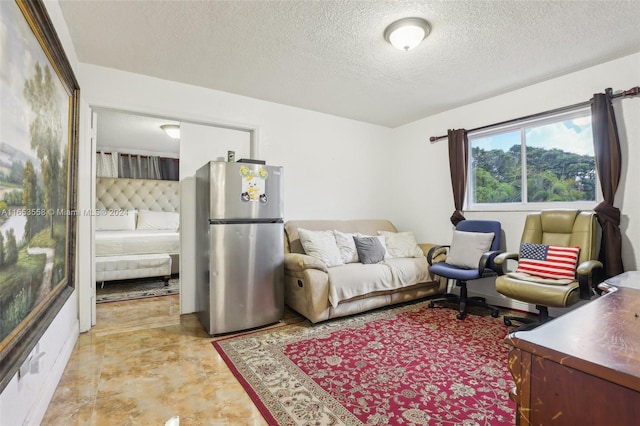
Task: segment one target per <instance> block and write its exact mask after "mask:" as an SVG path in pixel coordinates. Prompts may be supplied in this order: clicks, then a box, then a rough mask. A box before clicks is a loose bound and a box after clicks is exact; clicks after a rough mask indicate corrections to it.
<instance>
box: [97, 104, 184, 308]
mask: <svg viewBox="0 0 640 426" xmlns="http://www.w3.org/2000/svg"><path fill="white" fill-rule="evenodd" d="M94 112H95V118H96V125H95V126H94V130H95V137H96V152H95V171H96V173H95V175H96V176H95V178H96V183H95V187H94V188H95V209H96V212H95V213H96V214H95V219H94V230H95V234H94V241H95V254H96V260H95V277H96V289H95V301H96V303H104V302H112V301H122V300H133V299H138V298H143V297H155V296H164V295H170V294H178V293H179V289H180V281H179V279H180V277H179V256H180V237H179V225H180V216H179V210H180V196H179V192H180V191H179V179H180V160H179V158H180V143H179V141H180V135H179V131H180V122H179V121H176V120H168V119H164V118H159V117H151V116H147V115H141V114H133V113H129V112H124V111H116V110H111V109H100V108H97V109H94ZM176 132H177V133H176Z"/></svg>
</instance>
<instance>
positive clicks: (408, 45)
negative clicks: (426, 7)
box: [384, 18, 431, 52]
mask: <svg viewBox="0 0 640 426" xmlns="http://www.w3.org/2000/svg"><path fill="white" fill-rule="evenodd" d="M430 31H431V27H429V24H428V23H427V21H425V20H424V19H422V18H403V19H400V20H398V21H395V22H394V23H392V24H391V25H389V26H388V27H387V29H386V30H384V38H385V40H387V41H388V42H389V43H391V45H393V47H395V48H396V49H400V50H404V51H405V52H406V51H409V50H411V49H413V48H414V47H416V46H417V45H419V44H420V43H421V42H422V40H424V39H425V38H426V37H427V36H428V35H429V32H430Z"/></svg>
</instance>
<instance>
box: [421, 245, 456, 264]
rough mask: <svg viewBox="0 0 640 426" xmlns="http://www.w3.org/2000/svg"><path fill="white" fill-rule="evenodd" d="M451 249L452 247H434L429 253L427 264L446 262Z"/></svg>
mask: <svg viewBox="0 0 640 426" xmlns="http://www.w3.org/2000/svg"><path fill="white" fill-rule="evenodd" d="M449 247H451V246H448V245H447V246H432V247H431V248H430V249H429V251H428V252H427V262H429V265H433V264H434V263H438V262H442V261H444V260H445V259H446V253H447V249H448V248H449ZM423 251H424V249H423Z"/></svg>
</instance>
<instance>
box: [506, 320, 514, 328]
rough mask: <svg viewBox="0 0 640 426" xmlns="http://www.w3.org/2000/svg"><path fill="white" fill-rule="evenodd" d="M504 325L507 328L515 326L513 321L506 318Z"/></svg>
mask: <svg viewBox="0 0 640 426" xmlns="http://www.w3.org/2000/svg"><path fill="white" fill-rule="evenodd" d="M504 325H506V326H507V327H511V326H512V325H513V323H512V322H511V320H510V319H509V318H505V319H504Z"/></svg>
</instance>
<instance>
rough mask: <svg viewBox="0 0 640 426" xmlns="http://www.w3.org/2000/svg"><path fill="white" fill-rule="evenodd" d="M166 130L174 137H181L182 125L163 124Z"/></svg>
mask: <svg viewBox="0 0 640 426" xmlns="http://www.w3.org/2000/svg"><path fill="white" fill-rule="evenodd" d="M160 128H161V129H162V130H164V132H165V133H166V134H167V135H169V137H171V138H173V139H180V126H178V125H177V124H163V125H162V126H160Z"/></svg>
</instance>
